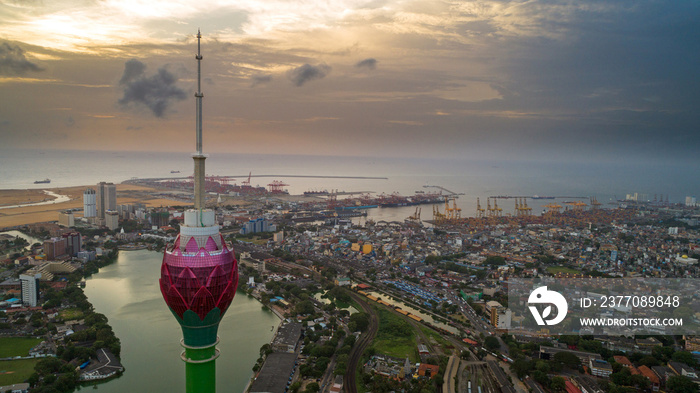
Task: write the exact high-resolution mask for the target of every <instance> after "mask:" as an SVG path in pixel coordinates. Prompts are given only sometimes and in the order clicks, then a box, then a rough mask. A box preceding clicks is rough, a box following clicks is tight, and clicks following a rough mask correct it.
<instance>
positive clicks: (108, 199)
mask: <svg viewBox="0 0 700 393" xmlns="http://www.w3.org/2000/svg"><path fill="white" fill-rule="evenodd" d="M107 210H115V211H116V210H117V186H115V185H114V183H105V182H100V184H98V185H97V216H98V217H99V218H105V212H106V211H107Z"/></svg>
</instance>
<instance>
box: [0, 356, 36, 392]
mask: <svg viewBox="0 0 700 393" xmlns="http://www.w3.org/2000/svg"><path fill="white" fill-rule="evenodd" d="M39 360H40V359H21V360H1V361H0V386H5V385H12V384H15V383H22V382H24V381H25V380H27V378H29V376H30V375H32V373H34V366H35V365H36V364H37V362H39Z"/></svg>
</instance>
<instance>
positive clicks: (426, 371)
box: [418, 363, 440, 378]
mask: <svg viewBox="0 0 700 393" xmlns="http://www.w3.org/2000/svg"><path fill="white" fill-rule="evenodd" d="M438 371H440V367H439V366H435V365H432V364H426V363H421V364H420V366H418V375H420V376H421V377H427V376H430V378H435V376H436V375H438Z"/></svg>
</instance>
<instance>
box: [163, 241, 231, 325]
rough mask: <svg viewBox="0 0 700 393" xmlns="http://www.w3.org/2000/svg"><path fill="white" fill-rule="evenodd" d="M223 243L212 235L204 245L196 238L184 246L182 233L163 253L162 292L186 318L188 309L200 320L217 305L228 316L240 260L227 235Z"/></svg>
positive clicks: (173, 309) (180, 314) (170, 305)
mask: <svg viewBox="0 0 700 393" xmlns="http://www.w3.org/2000/svg"><path fill="white" fill-rule="evenodd" d="M216 236H219V237H220V242H219V244H221V246H220V247H219V246H218V245H217V242H216V241H214V239H213V238H212V237H211V236H209V238H208V239H207V241H206V243H205V245H204V247H199V246H198V245H197V242H196V241H195V238H194V237H192V238H190V239H189V241H188V242H187V244H186V245H185V247H184V248H183V247H181V244H180V236H179V235H178V237H177V238H176V239H175V243H174V244H173V245H172V247H171V248H169V249H166V251H165V254H164V255H163V265H162V266H161V269H160V273H161V275H160V291H161V292H162V294H163V298H164V299H165V302H166V303H167V304H168V306H169V307H170V309H171V310H172V311H173V312H174V313H175V314H177V315H178V316H179V317H180V318H183V314H184V313H185V311H187V310H192V311H194V312H195V313H196V314H197V315H198V316H199V318H200V319H202V320H203V319H204V317H205V316H206V315H207V314H208V313H209V312H210V311H211V310H213V309H214V308H215V307H218V308H219V310H220V311H221V316H223V315H224V313H225V312H226V310H227V309H228V307H229V306H230V305H231V302H232V301H233V297H234V295H235V294H236V288H237V287H238V261H236V258H235V257H234V255H233V250H232V249H229V248H228V246H227V245H226V243H225V241H224V239H223V236H221V234H218V233H217V234H216Z"/></svg>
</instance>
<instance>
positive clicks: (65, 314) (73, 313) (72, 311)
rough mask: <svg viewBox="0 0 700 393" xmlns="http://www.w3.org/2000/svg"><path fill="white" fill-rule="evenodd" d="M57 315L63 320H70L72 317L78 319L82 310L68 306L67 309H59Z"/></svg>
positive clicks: (81, 315) (81, 314)
mask: <svg viewBox="0 0 700 393" xmlns="http://www.w3.org/2000/svg"><path fill="white" fill-rule="evenodd" d="M58 316H59V317H60V318H61V319H63V320H64V321H71V320H74V319H80V318H82V317H83V312H82V311H80V310H78V309H77V308H69V309H67V310H63V311H61V312H60V313H59V314H58Z"/></svg>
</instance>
